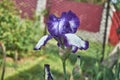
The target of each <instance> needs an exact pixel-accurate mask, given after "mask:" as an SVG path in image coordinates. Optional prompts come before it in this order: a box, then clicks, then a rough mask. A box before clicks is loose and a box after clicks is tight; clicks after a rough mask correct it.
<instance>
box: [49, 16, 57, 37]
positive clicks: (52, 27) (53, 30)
mask: <svg viewBox="0 0 120 80" xmlns="http://www.w3.org/2000/svg"><path fill="white" fill-rule="evenodd" d="M47 25H48V31H49V33H50V34H51V35H52V36H58V34H59V31H58V30H59V29H58V27H59V21H58V18H57V17H56V16H54V15H50V16H49V20H48V22H47Z"/></svg>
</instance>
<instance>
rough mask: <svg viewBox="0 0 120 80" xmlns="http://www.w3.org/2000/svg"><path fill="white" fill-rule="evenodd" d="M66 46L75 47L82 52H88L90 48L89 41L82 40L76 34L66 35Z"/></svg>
mask: <svg viewBox="0 0 120 80" xmlns="http://www.w3.org/2000/svg"><path fill="white" fill-rule="evenodd" d="M64 44H65V46H75V47H77V48H79V49H81V50H86V49H87V48H88V47H89V43H88V41H84V40H82V39H81V38H80V37H78V36H77V35H75V34H72V33H68V34H65V35H64Z"/></svg>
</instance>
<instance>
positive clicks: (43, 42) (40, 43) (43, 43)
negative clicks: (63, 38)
mask: <svg viewBox="0 0 120 80" xmlns="http://www.w3.org/2000/svg"><path fill="white" fill-rule="evenodd" d="M51 38H52V36H51V35H45V36H43V37H42V38H40V40H39V41H38V43H37V44H36V46H35V48H34V50H39V49H40V48H41V47H42V46H44V45H45V44H46V43H47V42H48V40H50V39H51Z"/></svg>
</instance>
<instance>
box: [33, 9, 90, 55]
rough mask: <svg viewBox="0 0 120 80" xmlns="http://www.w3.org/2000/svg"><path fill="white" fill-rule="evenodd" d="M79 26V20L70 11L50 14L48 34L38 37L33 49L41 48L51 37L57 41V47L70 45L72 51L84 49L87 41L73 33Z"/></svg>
mask: <svg viewBox="0 0 120 80" xmlns="http://www.w3.org/2000/svg"><path fill="white" fill-rule="evenodd" d="M79 26H80V20H79V18H78V17H77V16H76V14H74V13H73V12H72V11H68V12H63V13H62V14H61V16H60V17H56V16H55V15H53V14H51V15H50V16H49V19H48V22H47V29H48V32H49V33H50V34H48V35H45V36H43V37H42V38H40V40H39V41H38V43H37V44H36V46H35V48H34V50H39V49H41V47H42V46H45V44H46V43H47V42H48V41H49V40H50V39H52V38H54V39H55V40H56V41H57V45H58V47H61V48H63V47H64V48H68V47H71V51H72V52H73V53H75V52H76V51H77V50H78V49H80V50H86V49H87V48H88V46H89V43H88V41H84V40H83V39H82V38H80V37H78V36H77V35H76V34H75V33H76V31H77V29H78V27H79Z"/></svg>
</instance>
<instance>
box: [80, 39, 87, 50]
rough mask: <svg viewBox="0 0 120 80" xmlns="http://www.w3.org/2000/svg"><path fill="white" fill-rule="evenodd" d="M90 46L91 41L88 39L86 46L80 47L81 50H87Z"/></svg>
mask: <svg viewBox="0 0 120 80" xmlns="http://www.w3.org/2000/svg"><path fill="white" fill-rule="evenodd" d="M88 48H89V42H88V41H85V47H80V48H79V49H80V50H86V49H88Z"/></svg>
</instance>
